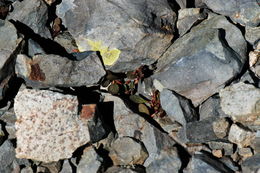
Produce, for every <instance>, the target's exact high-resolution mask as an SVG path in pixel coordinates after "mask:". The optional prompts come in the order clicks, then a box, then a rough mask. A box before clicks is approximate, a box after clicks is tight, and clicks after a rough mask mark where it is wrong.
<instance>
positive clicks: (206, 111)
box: [199, 95, 228, 120]
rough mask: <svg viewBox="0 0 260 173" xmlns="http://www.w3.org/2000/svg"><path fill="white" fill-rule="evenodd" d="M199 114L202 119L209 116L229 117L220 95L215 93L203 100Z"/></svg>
mask: <svg viewBox="0 0 260 173" xmlns="http://www.w3.org/2000/svg"><path fill="white" fill-rule="evenodd" d="M199 115H200V120H203V119H207V118H209V117H228V115H227V114H225V113H224V112H223V111H222V109H221V106H220V98H219V95H214V96H212V97H210V98H208V99H207V100H206V101H205V102H203V103H202V104H201V106H200V109H199Z"/></svg>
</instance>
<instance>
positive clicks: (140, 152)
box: [109, 137, 148, 165]
mask: <svg viewBox="0 0 260 173" xmlns="http://www.w3.org/2000/svg"><path fill="white" fill-rule="evenodd" d="M109 157H110V158H111V159H112V161H113V164H114V165H135V164H138V165H142V164H144V162H145V160H146V159H147V158H148V152H147V150H146V148H145V146H144V144H143V143H142V142H141V141H138V140H136V139H134V138H130V137H120V138H118V139H116V140H115V141H113V143H112V144H111V147H110V149H109Z"/></svg>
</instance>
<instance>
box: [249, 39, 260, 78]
mask: <svg viewBox="0 0 260 173" xmlns="http://www.w3.org/2000/svg"><path fill="white" fill-rule="evenodd" d="M249 66H250V69H251V70H252V71H253V72H254V73H255V76H256V77H258V79H260V42H259V44H258V46H257V48H256V50H254V51H251V52H249Z"/></svg>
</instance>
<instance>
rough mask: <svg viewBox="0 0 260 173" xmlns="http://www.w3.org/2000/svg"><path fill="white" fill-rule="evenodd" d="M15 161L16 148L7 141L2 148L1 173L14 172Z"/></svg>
mask: <svg viewBox="0 0 260 173" xmlns="http://www.w3.org/2000/svg"><path fill="white" fill-rule="evenodd" d="M14 159H15V152H14V147H13V145H12V143H11V142H10V141H8V140H7V141H5V142H4V143H3V144H2V145H1V146H0V172H1V173H10V172H11V171H12V163H13V160H14Z"/></svg>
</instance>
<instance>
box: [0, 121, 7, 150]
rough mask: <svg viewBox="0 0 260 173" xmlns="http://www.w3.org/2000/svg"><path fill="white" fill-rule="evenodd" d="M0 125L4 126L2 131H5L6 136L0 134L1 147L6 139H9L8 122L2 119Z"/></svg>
mask: <svg viewBox="0 0 260 173" xmlns="http://www.w3.org/2000/svg"><path fill="white" fill-rule="evenodd" d="M0 125H1V126H2V131H3V132H4V136H0V147H1V145H2V144H3V143H4V141H5V140H7V139H8V132H7V130H6V128H5V126H6V123H5V122H4V121H2V120H0ZM0 131H1V129H0Z"/></svg>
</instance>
